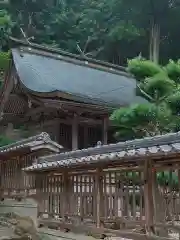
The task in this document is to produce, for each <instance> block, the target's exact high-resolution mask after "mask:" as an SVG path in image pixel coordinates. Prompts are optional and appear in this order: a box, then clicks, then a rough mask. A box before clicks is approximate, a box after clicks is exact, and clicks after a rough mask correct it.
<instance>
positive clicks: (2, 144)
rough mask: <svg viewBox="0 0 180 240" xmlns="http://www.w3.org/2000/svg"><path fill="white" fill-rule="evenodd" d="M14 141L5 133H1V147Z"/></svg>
mask: <svg viewBox="0 0 180 240" xmlns="http://www.w3.org/2000/svg"><path fill="white" fill-rule="evenodd" d="M11 143H13V141H12V140H11V139H9V138H7V137H5V136H3V135H0V147H3V146H5V145H8V144H11Z"/></svg>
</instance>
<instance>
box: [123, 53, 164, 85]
mask: <svg viewBox="0 0 180 240" xmlns="http://www.w3.org/2000/svg"><path fill="white" fill-rule="evenodd" d="M127 70H128V72H130V73H132V74H133V75H134V76H135V78H136V79H137V80H144V79H145V78H147V77H153V76H154V75H156V74H158V73H161V72H162V71H163V70H162V68H161V67H160V66H159V65H157V64H156V63H154V62H152V61H150V60H145V59H142V58H139V57H138V58H134V59H132V60H128V67H127Z"/></svg>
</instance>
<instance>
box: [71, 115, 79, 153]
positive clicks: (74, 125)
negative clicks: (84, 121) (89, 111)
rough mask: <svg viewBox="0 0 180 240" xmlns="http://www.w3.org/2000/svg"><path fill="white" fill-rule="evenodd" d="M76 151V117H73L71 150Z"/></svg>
mask: <svg viewBox="0 0 180 240" xmlns="http://www.w3.org/2000/svg"><path fill="white" fill-rule="evenodd" d="M77 149H78V116H77V115H74V117H73V121H72V150H77Z"/></svg>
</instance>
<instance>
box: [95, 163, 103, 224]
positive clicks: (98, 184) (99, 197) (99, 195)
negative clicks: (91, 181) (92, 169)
mask: <svg viewBox="0 0 180 240" xmlns="http://www.w3.org/2000/svg"><path fill="white" fill-rule="evenodd" d="M95 191H96V192H95V196H96V226H97V228H100V227H101V217H102V215H101V214H102V204H103V202H102V201H103V182H102V170H101V169H99V168H98V169H97V171H96V180H95Z"/></svg>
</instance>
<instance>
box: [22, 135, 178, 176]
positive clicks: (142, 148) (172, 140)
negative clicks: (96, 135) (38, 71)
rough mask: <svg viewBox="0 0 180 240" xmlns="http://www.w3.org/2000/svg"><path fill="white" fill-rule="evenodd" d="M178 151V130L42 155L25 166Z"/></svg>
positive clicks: (76, 163) (73, 164)
mask: <svg viewBox="0 0 180 240" xmlns="http://www.w3.org/2000/svg"><path fill="white" fill-rule="evenodd" d="M177 153H180V132H178V133H170V134H166V135H160V136H155V137H148V138H143V139H135V140H132V141H126V142H120V143H116V144H110V145H104V146H97V147H95V148H88V149H82V150H76V151H70V152H66V153H60V154H56V155H51V156H47V157H41V158H39V159H38V162H39V163H38V164H35V165H33V166H30V167H28V168H26V169H25V170H26V171H42V170H43V171H49V170H54V169H58V168H74V167H80V166H81V167H85V166H88V165H93V166H96V165H98V164H104V163H105V164H112V163H113V164H116V163H121V162H122V163H123V161H126V162H127V161H131V162H135V161H136V160H137V159H141V160H142V159H143V160H144V157H151V158H157V157H159V156H165V157H167V155H170V154H177ZM120 161H121V162H120Z"/></svg>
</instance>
